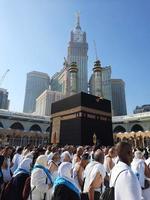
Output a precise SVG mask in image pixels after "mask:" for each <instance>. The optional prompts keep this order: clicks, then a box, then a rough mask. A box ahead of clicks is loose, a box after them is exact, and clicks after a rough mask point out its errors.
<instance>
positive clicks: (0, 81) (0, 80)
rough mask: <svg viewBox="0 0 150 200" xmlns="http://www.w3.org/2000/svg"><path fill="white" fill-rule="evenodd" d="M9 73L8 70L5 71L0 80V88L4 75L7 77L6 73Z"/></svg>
mask: <svg viewBox="0 0 150 200" xmlns="http://www.w3.org/2000/svg"><path fill="white" fill-rule="evenodd" d="M9 71H10V69H7V70H6V71H5V73H4V74H3V76H2V77H1V78H0V87H1V85H2V83H3V81H4V79H5V77H6V75H7V73H8V72H9Z"/></svg>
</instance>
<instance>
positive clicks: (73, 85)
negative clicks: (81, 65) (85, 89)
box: [69, 62, 78, 96]
mask: <svg viewBox="0 0 150 200" xmlns="http://www.w3.org/2000/svg"><path fill="white" fill-rule="evenodd" d="M69 72H70V76H69V77H70V84H69V85H70V88H69V95H70V96H71V95H74V94H76V93H77V89H78V88H77V72H78V68H77V64H76V62H72V63H71V65H70V68H69Z"/></svg>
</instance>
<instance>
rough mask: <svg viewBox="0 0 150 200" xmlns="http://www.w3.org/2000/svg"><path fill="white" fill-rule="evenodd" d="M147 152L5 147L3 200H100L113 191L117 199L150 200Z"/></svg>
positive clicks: (0, 168)
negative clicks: (111, 189)
mask: <svg viewBox="0 0 150 200" xmlns="http://www.w3.org/2000/svg"><path fill="white" fill-rule="evenodd" d="M149 181H150V158H149V151H148V149H146V148H145V149H140V148H133V147H131V146H130V144H128V143H127V142H120V143H118V144H117V145H115V146H113V147H104V146H100V145H95V146H78V147H75V146H72V145H66V146H63V147H61V146H58V145H51V146H47V148H44V147H42V146H39V147H34V146H33V145H31V144H29V145H27V146H26V147H16V148H13V147H10V146H7V147H3V148H2V147H1V149H0V196H1V197H0V199H1V200H99V199H100V196H101V194H102V193H103V192H104V191H105V190H106V189H107V188H109V187H112V186H113V187H114V188H115V199H116V200H142V199H143V200H148V199H150V184H149V183H150V182H149Z"/></svg>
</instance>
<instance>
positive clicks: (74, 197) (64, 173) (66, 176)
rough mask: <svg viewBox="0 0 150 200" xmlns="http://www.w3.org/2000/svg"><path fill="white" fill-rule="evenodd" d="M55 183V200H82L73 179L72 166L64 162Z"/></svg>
mask: <svg viewBox="0 0 150 200" xmlns="http://www.w3.org/2000/svg"><path fill="white" fill-rule="evenodd" d="M58 176H59V177H58V178H57V179H56V180H55V182H54V188H53V189H54V191H53V200H80V199H81V198H80V192H79V190H78V188H77V186H76V185H75V184H74V181H73V179H72V164H71V163H70V162H63V163H62V164H61V165H60V166H59V168H58Z"/></svg>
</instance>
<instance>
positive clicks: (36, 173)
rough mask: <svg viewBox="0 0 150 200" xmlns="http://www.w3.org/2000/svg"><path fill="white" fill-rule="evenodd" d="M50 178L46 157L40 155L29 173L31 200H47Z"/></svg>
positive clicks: (50, 185)
mask: <svg viewBox="0 0 150 200" xmlns="http://www.w3.org/2000/svg"><path fill="white" fill-rule="evenodd" d="M51 187H52V178H51V174H50V172H49V170H48V169H47V156H46V155H41V156H39V157H38V158H37V160H36V162H35V165H34V168H33V170H32V173H31V191H32V194H31V199H32V200H49V193H50V188H51Z"/></svg>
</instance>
